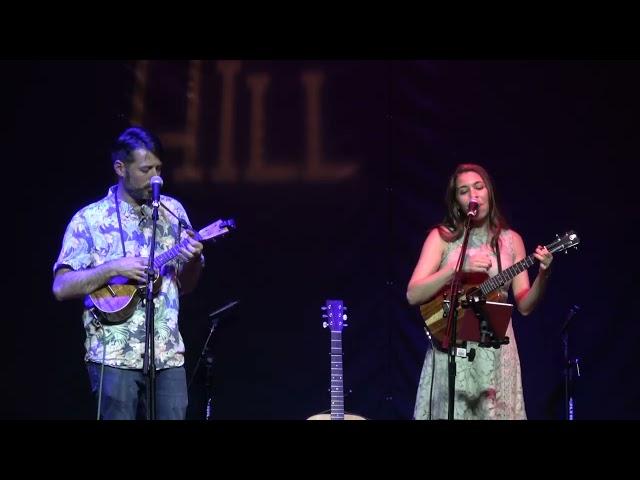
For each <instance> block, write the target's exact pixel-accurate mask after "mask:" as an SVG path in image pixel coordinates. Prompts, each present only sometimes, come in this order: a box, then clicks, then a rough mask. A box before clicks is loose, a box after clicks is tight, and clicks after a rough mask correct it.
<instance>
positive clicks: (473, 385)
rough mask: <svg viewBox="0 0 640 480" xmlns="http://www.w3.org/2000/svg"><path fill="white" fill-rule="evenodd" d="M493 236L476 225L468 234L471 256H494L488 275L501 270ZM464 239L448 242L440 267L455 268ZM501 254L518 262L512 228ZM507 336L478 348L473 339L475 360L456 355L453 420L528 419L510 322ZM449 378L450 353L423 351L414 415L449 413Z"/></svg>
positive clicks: (504, 236) (502, 238)
mask: <svg viewBox="0 0 640 480" xmlns="http://www.w3.org/2000/svg"><path fill="white" fill-rule="evenodd" d="M489 240H490V238H489V235H488V231H487V230H486V229H472V230H471V233H470V235H469V245H468V247H467V258H468V256H469V255H471V254H474V253H476V252H479V251H486V252H488V253H489V254H490V255H491V256H492V257H493V261H492V266H491V269H490V270H489V275H490V276H494V275H497V274H498V266H497V261H496V259H495V253H494V252H493V251H491V248H490V246H489ZM461 244H462V237H461V238H460V239H458V240H456V241H455V242H451V243H449V244H447V248H446V250H445V252H444V254H443V258H442V261H441V262H440V268H442V267H443V266H444V265H446V264H450V265H451V266H452V267H455V264H456V261H457V259H458V256H459V254H460V248H461ZM500 258H501V261H502V269H503V270H504V269H505V268H507V267H509V266H511V265H512V264H513V263H514V259H515V253H514V249H513V237H512V231H510V230H504V231H502V232H501V234H500ZM510 285H511V282H508V283H507V284H505V285H504V287H503V288H504V291H503V298H507V290H508V288H509V286H510ZM506 335H507V336H508V337H509V340H510V342H509V343H508V344H506V345H502V346H501V347H500V348H499V349H495V348H480V347H478V346H477V345H474V344H472V343H471V342H470V343H471V345H470V347H472V348H475V350H476V355H475V358H474V360H473V361H469V360H468V359H466V358H460V357H456V381H455V402H454V419H456V420H472V419H475V420H494V419H496V420H497V419H501V420H521V419H522V420H524V419H526V412H525V407H524V397H523V394H522V380H521V372H520V359H519V357H518V347H517V344H516V339H515V336H514V332H513V327H512V324H511V322H509V326H508V328H507V333H506ZM448 382H449V374H448V358H447V353H444V352H441V351H439V350H438V349H435V348H430V349H429V350H428V351H427V354H426V356H425V360H424V365H423V367H422V373H421V375H420V382H419V384H418V392H417V396H416V404H415V409H414V418H415V419H416V420H426V419H429V418H430V415H429V413H431V418H432V419H434V420H437V419H447V418H448V408H449V393H448V392H449V383H448ZM432 385H433V391H432V388H431V387H432Z"/></svg>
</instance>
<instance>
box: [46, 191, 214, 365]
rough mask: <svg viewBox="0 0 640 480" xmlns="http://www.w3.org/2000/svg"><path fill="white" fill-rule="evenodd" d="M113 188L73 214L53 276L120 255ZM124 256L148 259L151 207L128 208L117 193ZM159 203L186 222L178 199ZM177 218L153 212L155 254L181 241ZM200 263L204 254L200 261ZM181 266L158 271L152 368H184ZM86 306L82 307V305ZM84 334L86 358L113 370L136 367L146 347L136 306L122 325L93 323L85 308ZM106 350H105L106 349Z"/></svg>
mask: <svg viewBox="0 0 640 480" xmlns="http://www.w3.org/2000/svg"><path fill="white" fill-rule="evenodd" d="M115 188H116V187H115V186H114V187H111V188H110V189H109V192H108V194H107V196H106V197H105V198H103V199H102V200H99V201H98V202H95V203H92V204H91V205H88V206H86V207H85V208H83V209H81V210H80V211H78V212H77V213H76V214H75V215H74V216H73V218H72V219H71V222H70V223H69V225H68V226H67V229H66V232H65V235H64V239H63V242H62V250H61V251H60V255H59V256H58V261H57V262H56V263H55V265H54V266H53V271H54V274H55V272H56V271H57V270H58V269H60V268H62V267H67V268H71V269H73V270H82V269H86V268H93V267H97V266H99V265H102V264H103V263H105V262H108V261H110V260H115V259H118V258H121V257H123V256H124V255H123V252H122V241H121V237H120V229H119V226H118V215H117V210H116V201H115V198H116V195H115V194H114V191H115ZM118 200H119V201H118V205H119V208H120V218H121V220H122V230H123V236H124V246H125V250H126V256H130V257H137V256H141V257H148V256H149V246H150V243H151V235H152V220H151V213H152V209H151V208H150V207H148V206H147V205H142V206H141V207H133V206H131V205H130V204H128V203H127V202H125V201H123V200H122V199H121V197H120V196H119V195H118ZM160 201H161V203H162V204H163V205H166V207H168V208H169V209H170V210H171V211H172V212H173V213H174V214H175V215H176V216H178V217H179V218H181V219H182V220H184V221H186V222H187V223H188V224H189V219H188V217H187V214H186V212H185V210H184V208H183V206H182V205H181V204H180V202H178V201H177V200H175V199H173V198H171V197H167V196H165V195H161V197H160ZM186 236H187V235H186V233H185V232H184V231H181V229H180V226H179V223H178V220H177V219H176V218H175V217H174V216H173V215H171V214H170V213H168V212H167V211H166V209H165V208H164V207H163V206H160V208H159V211H158V223H157V228H156V250H155V256H156V257H157V256H158V255H160V254H161V253H163V252H165V251H167V250H169V249H170V248H171V247H173V246H174V245H175V244H176V239H178V238H179V237H181V239H184V238H185V237H186ZM200 261H201V262H203V264H204V256H202V257H201V260H200ZM181 268H182V265H181V262H180V261H179V260H177V259H173V260H171V261H170V262H168V263H166V264H165V265H164V267H163V268H162V270H161V272H160V273H161V275H162V277H163V278H162V286H161V288H160V291H159V292H158V294H157V295H156V297H155V298H154V300H153V301H154V304H155V312H154V317H155V344H154V348H155V363H156V368H157V369H163V368H168V367H178V366H181V365H183V364H184V343H183V340H182V336H181V335H180V331H179V330H178V310H179V305H180V302H179V292H178V283H177V275H178V273H179V272H180V269H181ZM85 305H86V303H85ZM82 320H83V323H84V327H85V331H86V340H85V348H86V352H87V353H86V355H85V360H86V361H90V362H97V363H102V361H103V355H104V363H105V364H106V365H109V366H112V367H119V368H128V369H141V368H142V363H143V354H144V349H145V307H144V305H143V302H140V303H139V304H138V306H137V308H136V310H135V312H134V314H133V315H132V316H131V317H130V318H129V319H128V320H127V321H125V322H124V323H121V324H117V325H109V324H103V325H102V327H100V325H99V324H98V325H96V322H95V321H93V320H94V317H93V315H92V313H91V312H90V311H89V310H88V309H87V308H85V310H84V312H83V316H82ZM105 347H106V350H105Z"/></svg>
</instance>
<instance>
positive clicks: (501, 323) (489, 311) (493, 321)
mask: <svg viewBox="0 0 640 480" xmlns="http://www.w3.org/2000/svg"><path fill="white" fill-rule="evenodd" d="M445 302H448V301H447V300H445ZM476 311H477V312H479V314H480V315H481V316H482V317H483V319H485V320H486V321H487V323H488V327H489V332H490V335H489V336H490V337H493V338H491V339H490V340H489V343H490V344H486V342H483V341H482V340H483V339H482V333H481V331H480V323H481V321H480V319H479V318H478V316H477V315H476ZM512 311H513V304H511V303H500V302H490V301H486V302H482V303H479V304H475V305H473V306H470V307H469V308H463V309H462V310H461V315H460V316H459V317H458V334H457V340H458V341H467V342H477V343H479V344H480V346H481V347H482V346H492V347H495V348H498V347H499V346H500V345H501V344H505V343H509V337H507V336H506V333H507V327H508V326H509V321H510V320H511V312H512Z"/></svg>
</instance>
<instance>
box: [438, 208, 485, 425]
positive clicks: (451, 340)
mask: <svg viewBox="0 0 640 480" xmlns="http://www.w3.org/2000/svg"><path fill="white" fill-rule="evenodd" d="M473 216H475V215H473V214H471V213H469V214H467V220H466V222H465V226H464V237H463V240H462V246H461V248H460V256H459V257H458V263H457V264H456V269H455V273H454V276H453V282H452V283H451V290H450V292H449V311H448V312H447V313H448V314H447V335H446V336H445V337H444V339H443V342H442V343H443V347H444V348H448V356H449V357H448V358H449V363H448V372H449V411H448V419H449V420H453V419H454V418H453V413H454V404H455V389H456V346H457V345H456V340H457V325H456V324H457V322H458V308H457V307H458V298H459V296H460V294H461V293H462V292H461V291H460V288H461V286H462V265H463V264H464V257H465V255H466V253H467V244H468V243H469V232H470V230H471V218H472V217H473ZM434 367H435V365H434Z"/></svg>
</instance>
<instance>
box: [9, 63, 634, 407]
mask: <svg viewBox="0 0 640 480" xmlns="http://www.w3.org/2000/svg"><path fill="white" fill-rule="evenodd" d="M5 73H6V74H8V75H10V80H11V83H10V88H7V89H5V94H7V95H8V97H7V101H6V102H5V105H7V106H8V107H7V108H9V111H11V112H13V118H15V121H13V122H8V125H7V128H6V129H5V132H6V137H7V138H8V139H9V140H10V141H9V142H8V143H9V144H10V146H8V147H7V150H6V151H7V152H8V153H9V156H8V158H9V162H7V163H10V167H11V170H12V171H14V172H15V173H14V174H13V175H12V177H11V178H12V179H13V180H12V181H15V182H16V183H17V188H18V190H19V191H20V192H21V195H20V196H18V197H17V198H7V199H6V200H7V201H8V202H9V206H10V207H9V208H15V210H16V211H19V212H20V213H19V214H18V219H17V222H16V223H15V227H13V228H12V226H11V225H9V226H8V228H7V230H6V234H7V235H8V236H9V237H10V238H12V239H13V242H14V246H15V247H17V251H16V252H15V253H13V251H12V252H11V253H10V256H11V257H12V258H10V265H13V264H15V265H13V266H11V267H10V268H11V273H12V275H13V279H12V284H13V285H15V286H19V288H15V290H14V293H12V298H11V301H13V302H15V303H16V304H17V305H19V308H17V310H16V313H14V314H12V315H11V316H10V317H9V318H8V319H7V326H6V327H5V328H6V330H5V331H6V332H7V334H8V337H7V338H11V339H12V340H11V341H10V342H8V343H9V345H8V346H7V350H6V352H5V353H6V356H5V357H4V360H3V362H2V364H3V365H2V368H3V371H4V375H3V376H4V377H5V378H6V381H7V382H8V383H7V384H8V385H9V388H8V389H7V390H6V391H5V393H4V394H3V398H2V409H1V411H0V416H2V418H21V419H41V418H47V419H76V418H92V417H93V416H94V412H93V407H92V403H91V396H90V394H89V389H88V380H87V374H86V371H85V369H84V365H83V353H84V351H83V339H84V332H83V329H82V327H81V322H80V313H81V305H80V302H64V303H58V302H56V301H55V300H54V298H53V296H52V294H51V281H52V265H53V263H54V262H55V260H56V257H57V255H58V252H59V249H60V246H61V241H62V235H63V233H64V230H65V227H66V225H67V222H68V221H69V220H70V218H71V217H72V215H73V214H74V213H75V212H76V211H77V210H78V209H79V208H81V207H82V206H84V205H86V204H87V203H89V202H92V201H95V200H98V199H99V198H101V197H102V196H104V195H105V194H106V192H107V188H108V187H109V186H110V185H112V184H113V183H114V182H115V178H114V175H113V172H112V168H111V163H110V158H109V148H110V145H111V143H112V141H113V140H114V139H115V137H116V136H117V134H118V133H120V131H122V130H123V129H124V128H126V127H127V126H129V125H130V124H138V125H143V126H145V127H147V128H150V129H151V130H153V131H155V132H157V133H158V134H159V136H160V138H161V139H162V141H163V143H164V144H165V148H166V154H165V157H164V158H163V162H164V165H163V178H164V186H163V193H165V194H167V195H171V196H174V197H176V198H178V199H179V200H180V201H181V202H182V203H183V205H184V206H185V208H186V209H187V211H188V213H189V215H190V219H191V222H192V224H193V225H194V226H195V227H197V228H201V227H203V226H205V225H207V224H208V223H210V222H212V221H214V220H216V219H218V218H233V219H235V221H236V223H237V231H235V232H233V233H232V234H231V235H229V236H228V237H226V238H224V239H222V240H220V241H217V242H215V243H207V244H206V246H205V256H206V269H205V271H204V273H203V277H202V279H201V282H200V284H199V286H198V288H197V289H196V290H195V292H193V293H191V294H190V295H188V296H185V297H183V299H182V310H181V320H180V321H181V326H182V332H183V336H184V338H185V342H186V346H187V357H186V358H187V373H188V375H189V376H191V375H192V374H194V370H195V366H196V364H197V362H198V360H199V358H200V354H201V351H202V350H203V348H204V346H205V340H206V339H207V336H208V334H209V332H210V327H211V324H210V321H209V314H210V313H211V312H213V311H214V310H216V309H218V308H220V307H223V306H224V305H226V304H228V303H230V302H233V301H238V302H239V303H238V304H237V306H236V307H234V308H233V309H231V310H230V311H229V314H228V315H226V316H224V317H223V318H222V319H221V320H220V323H219V324H218V328H217V329H216V330H215V332H214V334H213V335H212V339H211V341H210V343H209V344H208V346H209V347H210V352H211V355H212V356H211V358H210V359H209V362H210V363H209V365H210V366H211V368H210V370H209V373H210V377H209V380H210V381H211V392H212V405H211V406H212V410H211V411H212V417H213V418H214V419H304V418H306V417H308V416H310V415H313V414H315V413H319V412H321V411H325V410H327V409H329V338H330V337H329V331H328V329H323V327H322V322H323V319H322V317H321V313H322V312H321V310H320V307H321V306H322V305H323V304H324V301H325V300H326V299H342V300H343V301H344V303H345V305H346V306H347V307H348V311H347V313H348V321H347V324H348V326H347V327H346V328H345V329H344V332H343V351H344V384H345V392H346V400H345V404H346V405H345V406H346V410H348V411H351V412H354V413H358V414H360V415H363V416H365V417H367V418H371V419H410V418H411V416H412V411H413V403H414V398H415V391H416V387H417V382H418V377H419V374H420V369H421V367H422V362H423V359H424V354H425V351H426V348H427V339H426V336H425V334H424V332H423V330H422V324H421V321H420V317H419V313H418V311H417V309H416V308H412V307H409V306H408V304H407V302H406V299H405V292H406V285H407V282H408V280H409V277H410V275H411V273H412V270H413V267H414V265H415V262H416V261H417V258H418V255H419V252H420V249H421V246H422V242H423V241H424V238H425V236H426V234H427V232H428V230H429V228H430V227H432V226H433V225H434V224H436V223H437V222H439V221H440V220H441V219H442V215H443V212H444V203H443V197H444V189H445V185H446V182H447V179H448V176H449V175H450V173H451V172H452V171H453V169H454V168H455V166H456V164H458V163H461V162H475V163H480V164H482V165H484V166H485V167H486V168H487V169H488V170H489V171H490V172H491V173H492V175H493V178H494V181H495V186H496V188H497V190H498V194H499V200H500V201H501V203H502V205H503V209H504V213H505V214H506V216H507V218H508V220H509V221H510V223H511V224H512V226H513V227H514V228H515V229H516V230H517V231H519V232H520V233H521V234H522V236H523V238H524V240H525V246H526V248H527V251H528V252H529V253H530V252H532V251H533V250H534V248H535V246H536V245H537V244H546V243H549V242H551V241H552V240H553V239H554V238H555V234H563V233H565V232H566V231H568V230H571V229H574V230H575V231H576V232H578V234H579V235H580V237H581V239H582V243H581V245H580V246H579V248H578V250H577V251H572V252H570V253H569V254H568V255H564V254H560V255H557V256H556V257H557V258H556V259H555V261H554V266H553V275H552V277H551V279H550V284H549V288H548V291H547V294H546V297H545V299H544V301H543V302H542V304H541V305H540V306H539V308H538V309H537V310H536V312H535V313H533V314H532V315H530V316H528V317H522V316H520V315H519V314H518V313H515V314H514V318H513V322H514V329H515V335H516V338H517V342H518V348H519V351H520V357H521V362H522V372H523V382H524V393H525V401H526V406H527V414H528V416H529V418H532V419H559V418H562V417H563V414H564V411H563V361H562V343H561V337H560V326H561V325H562V323H563V322H564V320H565V318H566V317H567V314H568V312H569V308H570V307H572V306H573V305H578V306H579V307H580V310H579V313H578V314H577V315H576V316H575V317H574V319H573V321H572V323H571V325H570V328H569V342H570V343H569V350H570V354H571V356H572V358H575V357H578V358H579V359H580V367H581V370H580V373H581V376H580V377H579V378H578V379H577V382H576V399H575V402H576V403H575V408H576V417H577V418H582V419H596V418H598V419H600V418H606V419H609V418H615V419H618V418H639V417H640V409H639V408H638V404H639V388H638V382H637V379H636V377H637V375H634V373H633V372H634V370H632V367H633V366H634V365H635V363H636V352H635V345H636V344H637V341H638V340H639V335H638V332H639V331H640V327H638V322H637V320H638V315H637V314H636V313H635V312H636V308H635V306H634V305H633V298H634V297H633V295H634V290H633V289H632V287H633V286H634V283H637V282H634V280H633V278H634V277H633V274H634V271H635V270H636V268H637V266H638V262H637V260H636V259H635V258H634V250H635V249H636V247H637V241H636V240H635V237H634V234H633V232H632V227H634V226H635V225H637V223H638V207H639V205H638V201H637V196H638V194H637V188H636V185H635V184H636V183H637V182H636V178H635V177H636V176H637V175H636V173H637V167H636V156H637V154H636V152H637V148H638V145H639V142H638V140H640V138H639V137H640V135H639V134H638V129H637V125H636V116H637V112H638V110H639V109H640V94H638V91H637V85H638V84H639V80H640V66H639V65H638V63H634V62H603V61H599V62H595V61H593V62H585V61H580V62H576V61H526V62H524V61H462V60H457V61H427V60H422V61H407V60H404V61H392V60H377V61H373V60H366V61H357V60H353V61H345V60H342V61H317V60H316V61H292V60H287V61H284V60H282V61H246V60H242V61H240V60H237V61H235V60H201V61H187V60H184V61H169V60H149V61H117V60H111V61H86V60H65V61H62V60H48V61H24V62H7V63H6V64H5ZM14 186H15V185H14ZM12 197H14V196H12ZM14 228H15V230H14ZM16 230H18V231H16ZM536 271H537V267H535V266H534V267H533V268H532V269H531V270H530V275H531V277H532V278H533V276H534V275H535V273H536ZM460 361H463V360H460ZM464 361H466V360H464ZM206 373H207V370H206V369H205V368H204V365H201V367H200V368H198V371H197V372H195V377H194V381H193V384H192V386H191V389H190V393H191V403H190V407H189V418H192V419H198V418H204V415H205V399H206V395H205V385H206V382H207V375H206Z"/></svg>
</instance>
